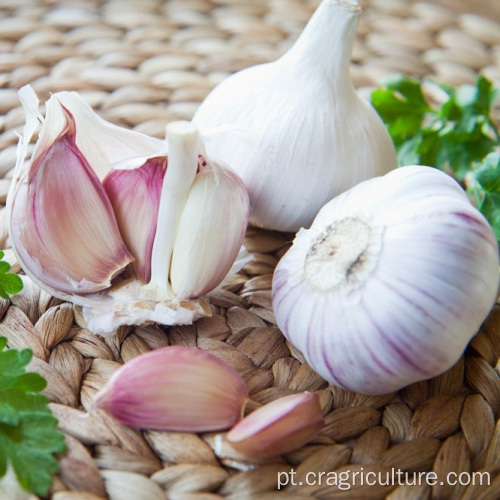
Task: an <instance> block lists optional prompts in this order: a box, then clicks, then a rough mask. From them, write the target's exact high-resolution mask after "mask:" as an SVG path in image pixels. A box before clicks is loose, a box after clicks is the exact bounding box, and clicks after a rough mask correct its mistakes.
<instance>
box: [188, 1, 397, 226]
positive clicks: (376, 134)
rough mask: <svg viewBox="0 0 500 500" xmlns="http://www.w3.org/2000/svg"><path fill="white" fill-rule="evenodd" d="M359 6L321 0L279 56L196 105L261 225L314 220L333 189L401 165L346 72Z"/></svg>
mask: <svg viewBox="0 0 500 500" xmlns="http://www.w3.org/2000/svg"><path fill="white" fill-rule="evenodd" d="M360 13H361V9H360V7H359V6H358V5H357V3H355V2H351V1H347V0H324V1H323V2H322V3H321V5H320V6H319V7H318V9H317V11H316V12H315V13H314V15H313V17H312V18H311V20H310V21H309V24H308V25H307V26H306V28H305V29H304V32H303V33H302V35H301V36H300V37H299V39H298V40H297V42H296V43H295V45H294V46H293V47H292V48H291V49H290V50H289V51H288V52H287V53H286V54H285V55H284V56H283V57H281V58H280V59H279V60H277V61H276V62H273V63H267V64H261V65H258V66H254V67H251V68H248V69H245V70H243V71H240V72H238V73H236V74H234V75H232V76H230V77H229V78H227V79H226V80H224V81H223V82H222V83H220V84H219V85H218V86H217V87H216V88H215V89H214V90H213V91H212V92H211V93H210V94H209V95H208V97H207V98H206V99H205V100H204V101H203V103H202V104H201V105H200V107H199V109H198V110H197V112H196V113H195V116H194V118H193V121H194V122H195V123H197V124H198V125H199V126H200V128H201V129H202V130H204V131H206V147H207V153H208V154H209V155H210V156H211V157H213V158H216V159H220V160H222V161H224V162H226V163H228V164H229V165H232V166H233V167H234V168H235V169H236V172H237V173H238V174H239V175H240V176H241V177H242V179H243V181H244V182H245V184H246V186H247V188H248V191H249V195H250V202H251V206H252V214H251V222H252V223H253V224H255V225H257V226H261V227H264V228H267V229H277V230H282V231H297V230H298V229H299V228H300V227H309V225H310V224H311V222H312V220H313V218H314V217H315V215H316V214H317V212H318V211H319V209H320V208H321V207H322V206H323V205H324V204H325V203H326V202H328V201H329V200H331V199H332V198H333V197H334V196H336V195H338V194H339V193H341V192H343V191H345V190H347V189H349V188H351V187H352V186H354V185H356V184H358V183H359V182H361V181H363V180H366V179H369V178H371V177H374V176H377V175H382V174H384V173H386V172H388V171H389V170H391V169H393V168H395V167H396V165H397V164H396V154H395V150H394V146H393V144H392V141H391V139H390V137H389V135H388V133H387V131H386V128H385V126H384V124H383V123H382V121H381V119H380V118H379V116H378V115H377V113H376V112H375V110H374V109H373V108H372V107H371V106H370V105H369V104H368V103H367V102H365V101H364V100H363V99H361V98H360V97H359V96H358V94H357V93H356V91H355V90H354V88H353V85H352V83H351V80H350V76H349V69H350V55H351V51H352V46H353V43H354V38H355V35H356V28H357V24H358V18H359V15H360ZM228 144H230V145H231V146H230V147H228Z"/></svg>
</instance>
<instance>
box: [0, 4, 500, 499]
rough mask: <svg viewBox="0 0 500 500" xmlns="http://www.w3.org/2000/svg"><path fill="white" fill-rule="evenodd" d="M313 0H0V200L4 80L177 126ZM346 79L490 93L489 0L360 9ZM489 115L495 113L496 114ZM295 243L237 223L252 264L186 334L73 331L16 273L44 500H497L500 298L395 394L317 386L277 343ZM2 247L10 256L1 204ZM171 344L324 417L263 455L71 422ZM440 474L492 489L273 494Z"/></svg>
mask: <svg viewBox="0 0 500 500" xmlns="http://www.w3.org/2000/svg"><path fill="white" fill-rule="evenodd" d="M317 4H318V0H313V1H307V0H172V1H161V0H136V1H134V0H114V1H113V0H112V1H107V2H106V1H102V0H67V1H66V0H61V1H56V0H45V1H44V0H37V1H36V0H0V86H1V88H0V113H2V114H1V115H0V177H1V179H0V201H1V202H2V203H3V204H4V203H5V198H6V194H7V190H8V187H9V184H10V178H11V176H12V167H13V165H14V162H15V148H16V143H17V136H16V132H20V131H21V128H22V125H23V121H24V115H23V112H22V110H21V108H20V105H19V100H18V97H17V90H18V89H19V88H20V87H21V86H22V85H25V84H27V83H30V84H31V85H32V86H33V88H34V89H35V90H36V92H37V93H38V95H39V97H40V100H41V101H42V102H43V101H45V99H47V97H48V96H49V94H50V92H56V91H60V90H76V91H78V92H80V93H81V95H82V96H83V97H84V98H85V99H86V100H87V101H88V102H89V103H90V104H91V105H92V106H93V107H94V109H96V110H97V111H98V113H99V114H100V115H101V116H103V117H104V118H105V119H107V120H109V121H111V122H114V123H117V124H119V125H122V126H124V127H128V128H131V129H134V130H138V131H141V132H144V133H147V134H150V135H153V136H157V137H160V138H161V137H163V136H164V131H165V124H166V123H167V122H169V121H172V120H178V119H190V118H191V116H192V115H193V113H194V111H195V110H196V107H197V106H198V104H199V103H200V102H201V101H202V99H203V98H204V96H206V94H207V93H208V92H209V90H210V89H212V88H213V87H214V85H216V84H217V83H218V82H220V81H221V80H222V79H223V78H225V77H226V76H227V75H229V74H230V73H232V72H234V71H237V70H239V69H242V68H245V67H247V66H250V65H253V64H256V63H260V62H264V61H271V60H274V59H276V58H277V57H278V56H279V55H281V54H282V53H283V52H284V51H285V50H286V49H287V48H288V47H289V46H290V45H291V43H292V42H293V41H294V40H295V39H296V37H297V36H298V34H299V33H300V31H301V29H302V28H303V26H304V24H305V23H306V21H307V20H308V19H309V17H310V16H311V14H312V12H313V10H314V8H315V6H316V5H317ZM363 6H364V9H365V11H364V14H363V17H362V21H361V23H360V28H359V33H358V37H357V41H356V45H355V48H354V54H353V64H352V76H353V80H354V83H355V85H356V87H358V88H359V89H360V90H361V92H365V94H367V93H368V92H369V90H370V89H372V88H373V87H374V86H375V85H376V83H377V82H378V81H380V79H381V78H383V77H385V76H388V75H391V74H394V73H405V74H408V75H412V76H415V77H423V76H429V77H433V78H435V79H436V80H438V81H440V82H446V83H450V84H453V85H459V84H464V83H472V82H474V80H475V77H476V75H477V74H478V72H481V73H484V74H485V75H487V76H488V77H489V78H490V79H492V80H493V81H494V82H495V83H496V85H497V86H500V3H499V2H495V1H493V0H484V1H479V0H475V1H474V2H469V1H466V0H441V1H439V2H433V3H431V2H429V3H424V2H413V1H409V0H407V1H405V0H372V1H365V2H363ZM497 116H498V114H497ZM291 237H292V235H290V234H280V233H273V232H266V231H262V230H257V229H253V228H250V229H249V230H248V234H247V238H246V244H247V246H248V249H249V250H250V251H251V252H252V254H253V257H254V258H253V260H252V262H251V263H249V264H248V265H246V266H245V267H244V269H243V271H242V272H240V273H239V274H238V275H237V276H236V278H235V279H234V280H233V281H232V282H231V284H230V285H229V286H227V287H226V288H225V289H224V290H223V291H221V292H218V293H215V294H213V295H212V296H211V304H212V308H213V316H212V317H211V318H208V319H202V320H200V321H197V322H196V323H195V324H194V325H192V326H183V327H171V328H167V327H161V326H158V325H149V326H144V327H135V328H122V329H121V330H120V331H119V333H118V334H117V335H115V336H113V337H111V338H108V339H103V338H101V337H98V336H95V335H93V334H91V333H90V332H89V331H87V330H85V329H84V328H82V327H80V326H78V318H76V319H75V315H74V312H73V308H72V306H71V305H69V304H66V303H61V301H59V300H56V299H54V298H52V297H50V296H48V295H47V294H46V293H45V292H42V291H40V290H39V289H38V288H37V287H36V286H35V285H34V284H32V283H31V282H30V281H29V280H28V279H25V288H24V290H23V292H22V293H21V294H19V295H17V296H14V297H12V299H11V301H5V300H3V299H2V302H1V303H0V306H1V307H0V312H1V317H2V321H1V323H0V335H4V336H6V337H7V338H8V342H9V344H8V345H9V346H10V347H15V348H19V347H30V348H31V349H32V350H33V351H34V354H35V358H34V361H33V362H32V364H31V366H30V368H31V369H32V370H35V371H38V372H40V373H41V374H43V376H44V377H45V378H46V379H47V380H48V387H47V389H46V394H47V396H48V397H49V398H50V400H51V407H52V410H53V412H54V414H55V415H56V416H57V418H58V419H59V428H60V429H61V431H63V432H64V433H65V434H66V436H67V452H66V453H65V454H64V455H63V456H60V457H58V459H59V464H60V471H59V474H58V475H57V476H56V477H55V478H54V483H53V487H52V491H51V494H50V497H51V498H53V499H54V500H69V499H82V500H91V499H104V498H111V499H113V500H129V499H130V500H156V499H157V498H158V499H160V498H168V499H172V500H212V499H213V500H216V499H220V498H230V499H233V500H239V499H262V500H270V499H289V500H294V499H297V500H299V499H301V500H302V499H303V500H305V499H330V498H332V499H337V498H339V499H340V498H342V499H344V498H346V499H347V498H349V499H361V498H363V499H364V498H366V499H379V498H380V499H382V498H390V499H391V500H396V499H398V500H399V499H428V498H438V499H447V498H450V499H455V498H463V499H469V500H476V499H492V500H493V499H498V498H500V466H499V456H500V424H498V423H497V418H498V416H499V413H500V385H499V379H498V375H497V372H496V368H498V365H497V362H498V358H499V354H500V308H499V307H498V306H497V307H496V308H495V309H494V310H493V312H492V313H491V315H490V316H489V318H488V319H487V321H486V322H485V324H484V325H483V327H482V328H481V330H480V331H479V332H478V334H477V336H476V337H475V338H474V339H473V340H472V342H471V343H470V346H469V347H468V349H467V351H466V353H465V355H464V357H463V358H462V359H461V360H460V361H459V362H458V363H457V364H456V366H454V367H453V368H452V369H451V370H449V371H448V372H446V373H444V374H443V375H441V376H440V377H437V378H435V379H432V380H428V381H424V382H420V383H417V384H414V385H411V386H409V387H407V388H405V389H403V390H401V391H400V392H399V393H397V394H396V393H394V394H388V395H384V396H363V395H359V394H354V393H350V392H347V391H344V390H340V389H338V388H335V387H332V386H329V385H328V384H327V383H326V382H325V381H324V380H322V379H321V378H320V377H318V376H317V375H316V374H315V373H314V372H313V371H312V370H311V369H310V368H309V367H308V366H307V365H306V364H304V363H303V359H302V357H301V355H300V353H298V352H296V351H295V350H294V349H293V347H292V346H290V345H288V344H287V343H286V342H285V340H284V338H283V336H282V335H281V333H280V331H279V330H278V328H277V327H276V323H275V319H274V316H273V312H272V307H271V292H270V286H271V277H272V272H273V269H274V267H275V265H276V263H277V262H278V260H279V258H280V256H282V255H283V253H284V252H285V251H286V250H287V248H288V247H289V242H290V240H291ZM0 243H1V248H5V249H6V256H7V258H8V259H9V261H10V262H11V263H13V265H14V269H15V270H16V271H18V270H19V266H18V265H17V263H16V262H15V257H14V256H13V254H12V251H10V250H9V247H10V244H9V239H8V234H7V223H6V210H5V207H3V208H1V209H0ZM166 345H188V346H196V347H198V348H201V349H204V350H206V351H209V352H212V353H215V354H216V355H217V356H220V357H221V358H223V359H224V360H226V361H227V362H228V363H229V364H231V365H232V366H234V367H235V368H236V369H237V370H238V371H239V372H240V373H242V375H243V376H244V378H245V379H246V381H247V383H248V387H249V391H250V395H251V399H252V403H251V405H252V407H254V408H255V407H257V406H258V405H260V404H263V403H266V402H269V401H272V400H274V399H276V398H278V397H280V396H284V395H288V394H291V393H294V392H299V391H313V392H316V393H317V394H318V395H319V397H320V401H321V405H322V408H323V410H324V414H325V420H326V427H325V428H324V430H323V431H322V433H321V434H320V436H319V437H318V438H317V439H315V440H314V441H313V442H311V443H309V444H308V445H306V446H304V447H303V448H301V449H299V450H297V451H294V452H292V453H288V454H286V455H285V456H283V457H280V458H279V459H275V460H271V461H268V462H265V463H261V464H258V465H256V464H253V465H252V464H245V463H244V462H242V461H241V459H239V458H238V457H237V456H236V455H235V454H234V453H233V452H232V451H231V450H230V449H226V448H224V447H223V448H222V449H217V448H216V447H215V445H214V434H206V435H196V434H188V433H174V432H137V431H134V430H131V429H128V428H126V427H124V426H121V425H118V424H117V423H116V422H114V421H113V420H112V419H111V418H109V417H107V416H106V415H103V414H101V413H100V412H94V413H93V414H92V415H91V416H90V417H87V418H85V419H82V418H81V416H82V415H83V414H84V413H85V409H86V408H88V407H89V404H90V401H91V399H92V397H93V396H94V395H95V393H96V391H97V390H98V389H99V388H100V387H101V386H102V385H103V383H104V382H105V381H106V380H107V379H108V378H109V376H110V374H111V373H112V372H113V371H114V370H115V369H116V368H117V367H118V366H119V365H120V363H123V362H126V361H128V360H130V359H132V358H133V357H135V356H137V355H139V354H141V353H145V352H148V351H150V350H151V349H154V348H157V347H161V346H166ZM393 467H394V468H400V469H402V470H404V471H409V472H412V471H435V472H436V473H437V474H438V476H439V477H440V478H442V477H445V475H446V474H447V473H448V472H450V471H452V472H456V473H460V472H464V471H465V472H471V471H488V472H490V475H491V485H490V486H489V487H484V486H483V487H481V486H478V485H475V486H473V485H469V486H460V485H456V486H451V485H446V484H439V483H438V484H437V485H436V486H433V487H430V486H427V485H421V486H408V485H405V486H397V487H395V486H393V485H385V486H384V485H378V486H366V485H365V486H360V485H356V486H355V487H353V488H351V489H350V490H341V489H339V488H338V487H335V486H326V485H322V486H319V485H317V486H305V485H303V486H301V487H295V488H287V489H285V490H283V489H282V490H280V491H278V489H277V474H278V472H279V471H290V470H291V469H294V470H295V471H296V482H298V481H299V480H300V479H301V478H304V477H305V474H306V473H307V472H310V471H313V472H320V471H339V472H340V471H343V470H350V471H351V472H354V471H361V469H363V470H364V471H365V473H366V472H369V471H375V472H378V471H387V470H390V469H391V468H393Z"/></svg>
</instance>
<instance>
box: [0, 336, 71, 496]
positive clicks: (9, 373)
mask: <svg viewBox="0 0 500 500" xmlns="http://www.w3.org/2000/svg"><path fill="white" fill-rule="evenodd" d="M6 345H7V339H5V338H4V337H0V477H1V476H3V475H4V474H5V473H6V470H7V465H8V464H9V463H10V464H11V465H12V467H13V469H14V471H15V473H16V476H17V478H18V481H19V484H20V485H21V486H22V487H23V488H24V489H26V490H27V491H30V492H32V493H35V494H37V495H46V494H47V492H48V490H49V488H50V485H51V483H52V475H53V474H55V473H56V472H57V470H58V463H57V460H56V459H55V458H54V456H53V455H54V453H62V452H63V451H64V450H65V438H64V435H63V434H62V433H60V432H59V431H57V430H56V426H57V419H56V418H55V417H54V416H53V415H52V413H51V411H50V409H49V407H48V403H49V400H48V399H47V398H46V397H45V396H44V395H43V394H40V391H42V390H43V389H44V388H45V386H46V381H45V380H44V379H43V377H41V376H40V375H38V374H36V373H30V372H26V365H27V364H28V363H29V362H30V360H31V358H32V356H33V352H32V351H31V350H29V349H23V350H16V349H7V350H4V348H5V346H6Z"/></svg>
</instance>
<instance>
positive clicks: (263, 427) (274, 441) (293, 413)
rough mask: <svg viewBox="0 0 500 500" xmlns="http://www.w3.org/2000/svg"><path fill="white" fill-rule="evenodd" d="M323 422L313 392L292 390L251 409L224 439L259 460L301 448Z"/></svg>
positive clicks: (245, 454)
mask: <svg viewBox="0 0 500 500" xmlns="http://www.w3.org/2000/svg"><path fill="white" fill-rule="evenodd" d="M324 425H325V422H324V420H323V415H322V412H321V407H320V405H319V400H318V397H317V395H316V394H313V393H309V392H305V393H301V394H292V395H291V396H285V397H283V398H280V399H277V400H275V401H273V402H272V403H268V404H266V405H264V406H262V407H260V408H258V409H257V410H255V411H253V412H252V413H250V414H249V415H248V416H247V417H245V418H244V419H243V420H241V421H240V422H239V423H238V424H236V425H235V426H234V427H233V428H232V429H231V430H230V431H229V433H228V435H227V440H228V441H229V442H230V443H231V445H232V446H233V447H234V448H235V449H236V450H237V451H238V452H239V453H241V454H242V455H244V456H245V457H247V458H249V459H251V460H262V459H266V458H270V457H276V456H278V455H281V454H283V453H287V452H289V451H292V450H295V449H297V448H300V447H301V446H303V445H304V444H306V443H307V442H308V441H310V440H311V439H313V438H314V437H316V436H317V434H318V433H319V432H320V430H321V429H322V428H323V426H324Z"/></svg>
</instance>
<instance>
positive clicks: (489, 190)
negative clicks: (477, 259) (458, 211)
mask: <svg viewBox="0 0 500 500" xmlns="http://www.w3.org/2000/svg"><path fill="white" fill-rule="evenodd" d="M471 185H472V187H471V188H470V189H469V192H471V193H473V195H474V198H475V199H476V200H477V204H478V207H479V210H480V211H481V213H482V214H483V215H484V216H485V217H486V218H487V219H488V221H489V222H490V224H491V226H492V228H493V231H494V232H495V236H496V237H497V240H499V241H500V153H499V152H497V151H494V152H493V153H490V154H489V155H488V156H486V158H485V159H484V161H483V162H482V163H481V164H480V165H479V166H478V168H477V169H476V171H475V172H474V180H473V181H471Z"/></svg>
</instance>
